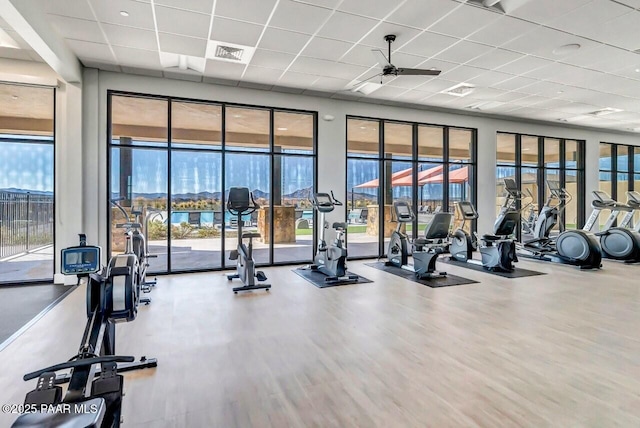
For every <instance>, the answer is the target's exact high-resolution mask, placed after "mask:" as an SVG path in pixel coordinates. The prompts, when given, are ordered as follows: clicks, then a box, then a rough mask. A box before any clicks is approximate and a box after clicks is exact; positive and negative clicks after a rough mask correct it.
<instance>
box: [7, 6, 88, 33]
mask: <svg viewBox="0 0 640 428" xmlns="http://www.w3.org/2000/svg"><path fill="white" fill-rule="evenodd" d="M38 5H39V6H40V7H41V8H42V10H43V11H45V12H47V13H52V14H54V15H61V16H68V17H70V18H80V19H88V20H94V19H95V17H94V16H93V12H91V8H90V7H89V4H88V3H87V1H86V0H48V1H43V2H39V3H38ZM3 22H4V21H3ZM0 28H5V27H2V26H0Z"/></svg>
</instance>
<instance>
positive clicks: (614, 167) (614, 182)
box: [611, 144, 618, 200]
mask: <svg viewBox="0 0 640 428" xmlns="http://www.w3.org/2000/svg"><path fill="white" fill-rule="evenodd" d="M611 197H612V198H613V199H614V200H617V199H618V146H617V145H616V144H611Z"/></svg>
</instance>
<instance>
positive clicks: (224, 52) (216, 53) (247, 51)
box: [206, 40, 256, 64]
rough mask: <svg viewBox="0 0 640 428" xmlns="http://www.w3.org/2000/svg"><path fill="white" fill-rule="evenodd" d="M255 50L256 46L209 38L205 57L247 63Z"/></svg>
mask: <svg viewBox="0 0 640 428" xmlns="http://www.w3.org/2000/svg"><path fill="white" fill-rule="evenodd" d="M255 50H256V48H255V47H252V46H243V45H236V44H233V43H227V42H218V41H216V40H209V42H208V43H207V54H206V57H207V58H208V59H215V60H218V61H227V62H235V63H238V64H249V62H250V61H251V58H252V57H253V53H254V52H255Z"/></svg>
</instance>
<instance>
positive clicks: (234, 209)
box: [227, 187, 271, 294]
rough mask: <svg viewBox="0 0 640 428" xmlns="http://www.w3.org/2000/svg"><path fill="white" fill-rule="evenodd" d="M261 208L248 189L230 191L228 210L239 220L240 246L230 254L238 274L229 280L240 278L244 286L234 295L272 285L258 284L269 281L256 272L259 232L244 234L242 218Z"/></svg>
mask: <svg viewBox="0 0 640 428" xmlns="http://www.w3.org/2000/svg"><path fill="white" fill-rule="evenodd" d="M259 208H260V205H258V204H257V203H256V201H255V199H253V193H251V192H250V191H249V188H247V187H232V188H231V189H229V198H228V200H227V210H228V211H229V212H230V213H231V214H233V215H235V216H237V218H238V246H237V248H236V249H235V250H233V251H231V254H229V260H236V273H235V274H232V275H227V279H228V280H229V281H231V280H232V279H234V278H239V279H240V281H242V283H243V284H244V285H243V286H242V287H235V288H234V289H233V293H234V294H238V291H249V290H261V289H264V290H267V291H269V289H270V288H271V284H256V279H258V281H259V282H263V281H266V280H267V276H266V275H265V274H264V272H262V271H261V270H259V271H256V267H255V261H254V260H253V238H260V234H259V233H257V232H242V216H243V215H247V214H252V213H253V212H255V211H256V210H258V209H259ZM244 238H249V246H246V245H245V243H244Z"/></svg>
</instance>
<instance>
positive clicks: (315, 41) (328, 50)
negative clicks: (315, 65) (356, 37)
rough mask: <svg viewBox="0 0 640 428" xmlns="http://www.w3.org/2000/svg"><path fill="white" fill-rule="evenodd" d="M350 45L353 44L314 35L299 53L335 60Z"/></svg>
mask: <svg viewBox="0 0 640 428" xmlns="http://www.w3.org/2000/svg"><path fill="white" fill-rule="evenodd" d="M351 46H353V45H352V44H351V43H347V42H341V41H338V40H331V39H325V38H323V37H314V38H312V39H311V42H310V43H309V44H308V45H307V47H306V48H305V49H304V51H302V52H301V55H304V56H309V57H313V58H320V59H327V60H330V61H337V60H338V59H340V58H341V57H342V56H343V55H344V54H345V52H347V50H348V49H349V48H350V47H351Z"/></svg>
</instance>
